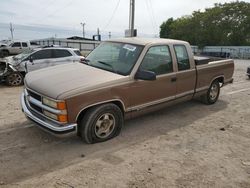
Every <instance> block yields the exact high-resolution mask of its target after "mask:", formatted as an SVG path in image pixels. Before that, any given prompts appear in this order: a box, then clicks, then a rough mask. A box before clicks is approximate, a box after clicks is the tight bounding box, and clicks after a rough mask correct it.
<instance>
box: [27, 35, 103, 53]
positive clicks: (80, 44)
mask: <svg viewBox="0 0 250 188" xmlns="http://www.w3.org/2000/svg"><path fill="white" fill-rule="evenodd" d="M31 42H35V43H37V44H39V45H41V46H50V45H59V46H63V47H70V48H77V49H79V50H80V51H82V52H83V53H89V52H90V51H92V50H93V49H95V48H96V47H97V46H98V45H99V44H100V41H93V40H69V39H62V38H48V39H38V40H32V41H31Z"/></svg>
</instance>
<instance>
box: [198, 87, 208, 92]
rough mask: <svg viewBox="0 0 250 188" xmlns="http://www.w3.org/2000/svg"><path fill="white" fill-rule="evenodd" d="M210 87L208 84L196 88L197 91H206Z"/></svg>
mask: <svg viewBox="0 0 250 188" xmlns="http://www.w3.org/2000/svg"><path fill="white" fill-rule="evenodd" d="M208 88H209V87H208V86H204V87H200V88H198V89H196V92H200V91H204V90H207V89H208Z"/></svg>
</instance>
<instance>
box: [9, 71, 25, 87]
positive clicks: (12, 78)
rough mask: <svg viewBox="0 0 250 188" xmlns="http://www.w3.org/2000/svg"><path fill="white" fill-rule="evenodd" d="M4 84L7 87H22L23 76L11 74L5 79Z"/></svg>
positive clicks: (18, 73)
mask: <svg viewBox="0 0 250 188" xmlns="http://www.w3.org/2000/svg"><path fill="white" fill-rule="evenodd" d="M6 84H7V85H8V86H20V85H23V75H22V74H21V73H20V72H12V73H10V74H9V75H8V76H7V77H6Z"/></svg>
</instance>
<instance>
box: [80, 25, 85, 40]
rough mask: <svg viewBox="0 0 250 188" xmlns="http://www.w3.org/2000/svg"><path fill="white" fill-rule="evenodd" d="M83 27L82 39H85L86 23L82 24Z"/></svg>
mask: <svg viewBox="0 0 250 188" xmlns="http://www.w3.org/2000/svg"><path fill="white" fill-rule="evenodd" d="M80 24H81V25H82V37H83V38H85V25H86V23H80Z"/></svg>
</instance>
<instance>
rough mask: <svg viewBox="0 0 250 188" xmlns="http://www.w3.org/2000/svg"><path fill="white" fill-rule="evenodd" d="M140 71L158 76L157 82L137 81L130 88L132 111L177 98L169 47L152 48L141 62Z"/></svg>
mask: <svg viewBox="0 0 250 188" xmlns="http://www.w3.org/2000/svg"><path fill="white" fill-rule="evenodd" d="M139 70H148V71H152V72H154V73H155V74H156V80H154V81H146V80H135V81H134V83H132V84H131V86H130V92H129V93H130V101H131V104H130V106H131V108H130V110H131V111H133V110H139V109H143V108H144V107H151V106H153V105H156V104H159V103H162V102H167V101H169V100H173V99H174V98H175V93H176V83H175V82H173V81H172V79H173V78H175V77H176V74H175V72H174V69H173V60H172V56H171V53H170V49H169V47H168V46H167V45H160V46H153V47H150V48H149V49H148V51H147V53H146V55H145V56H144V59H143V60H142V62H141V65H140V67H139Z"/></svg>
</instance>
